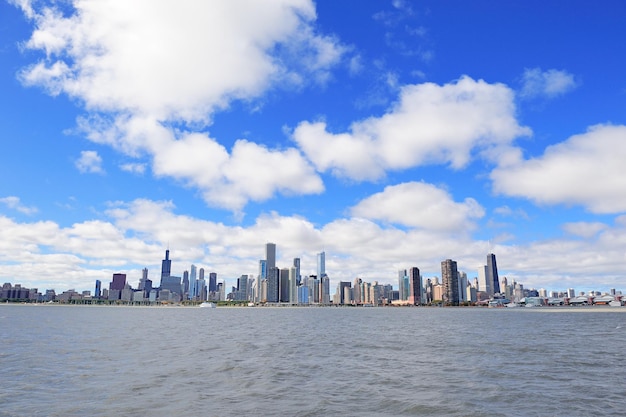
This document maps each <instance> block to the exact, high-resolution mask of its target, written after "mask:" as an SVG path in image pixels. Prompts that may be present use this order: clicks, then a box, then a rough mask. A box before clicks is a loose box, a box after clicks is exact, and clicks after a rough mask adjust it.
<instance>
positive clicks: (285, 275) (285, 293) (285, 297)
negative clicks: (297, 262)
mask: <svg viewBox="0 0 626 417" xmlns="http://www.w3.org/2000/svg"><path fill="white" fill-rule="evenodd" d="M278 285H279V299H278V301H279V302H281V303H288V302H289V301H290V300H289V292H290V291H289V269H287V268H283V269H281V270H280V280H279V282H278Z"/></svg>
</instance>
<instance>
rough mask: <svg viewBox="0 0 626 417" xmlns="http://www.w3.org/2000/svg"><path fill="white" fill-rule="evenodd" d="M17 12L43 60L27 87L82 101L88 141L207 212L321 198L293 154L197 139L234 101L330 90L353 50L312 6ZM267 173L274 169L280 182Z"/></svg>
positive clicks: (159, 5) (92, 163)
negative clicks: (310, 87) (145, 160)
mask: <svg viewBox="0 0 626 417" xmlns="http://www.w3.org/2000/svg"><path fill="white" fill-rule="evenodd" d="M15 4H16V5H18V6H19V7H21V8H22V10H23V11H24V13H25V15H26V16H27V17H29V18H31V19H32V21H33V22H34V24H35V27H36V28H35V30H34V32H33V33H32V35H31V37H30V39H29V40H28V41H27V42H26V43H25V46H26V48H30V49H32V50H38V51H42V52H44V53H45V57H44V58H42V59H41V60H39V61H38V62H35V63H33V64H32V65H30V66H28V67H27V68H24V69H23V70H22V71H21V73H20V79H21V80H22V82H23V83H24V84H26V85H35V86H41V87H43V88H45V89H47V90H48V91H49V92H50V93H51V94H61V93H63V94H67V95H68V96H70V97H73V98H76V99H78V100H79V102H81V103H83V104H84V106H85V108H86V109H87V110H88V111H89V112H90V113H89V114H88V116H87V117H84V118H82V119H81V120H79V125H80V128H81V129H82V131H83V132H85V133H86V135H87V136H88V137H89V138H90V139H91V140H93V141H95V142H98V143H105V144H108V145H111V146H113V147H114V148H115V149H117V150H118V151H121V152H124V153H126V154H128V155H130V156H137V155H145V154H147V155H148V156H150V157H152V161H153V163H154V167H153V172H154V173H155V174H156V175H158V176H172V177H174V178H176V179H180V180H182V182H184V183H185V184H188V185H190V186H194V187H199V188H200V191H201V192H202V193H203V194H204V195H205V199H206V200H207V201H208V202H210V203H211V204H213V205H215V206H220V207H225V208H228V209H234V210H239V209H240V208H241V207H243V205H245V204H246V202H247V201H248V200H249V199H254V200H261V199H267V198H270V197H271V196H272V195H273V194H274V192H275V191H280V192H285V193H294V194H299V193H311V192H314V193H317V192H320V191H321V190H322V189H323V187H322V185H321V180H320V179H319V177H318V176H317V175H315V173H314V171H313V169H312V168H311V167H310V165H309V164H307V163H306V161H305V160H304V159H303V158H302V156H301V154H300V153H299V152H298V151H297V150H295V149H287V150H270V149H266V148H264V147H263V146H260V145H255V144H252V143H249V142H247V141H239V142H237V143H236V144H235V146H234V148H233V149H232V153H231V154H229V153H228V151H226V149H225V148H224V147H223V146H222V145H220V144H219V143H218V142H217V140H216V139H214V138H210V137H208V135H207V134H206V133H204V132H200V131H198V130H197V129H198V126H205V125H206V124H209V123H210V122H211V116H212V114H213V113H214V112H215V111H218V110H221V109H224V108H226V107H228V106H229V104H230V103H231V102H232V101H233V100H254V99H258V98H261V97H262V94H263V93H264V92H266V91H267V90H268V89H270V88H272V87H275V86H281V87H282V88H285V86H289V85H291V86H295V87H297V88H301V87H302V85H306V84H307V83H311V82H314V83H325V82H327V80H328V79H329V78H330V69H332V68H333V67H334V66H335V65H337V64H338V63H339V62H340V61H341V59H342V57H343V55H344V54H345V52H346V50H347V49H346V48H345V47H343V46H342V45H341V44H340V43H339V42H338V41H337V40H336V39H334V38H333V37H331V36H323V35H320V34H318V33H316V32H315V30H314V28H313V22H314V20H315V18H316V16H315V7H314V4H313V3H312V2H311V1H310V0H279V1H274V2H269V3H259V2H256V1H250V0H234V1H233V0H226V1H211V2H206V3H202V4H199V3H197V2H193V1H183V2H178V3H176V4H174V3H172V2H169V1H155V0H150V1H148V0H140V1H136V2H133V3H132V4H129V3H128V2H125V1H121V0H114V1H108V2H105V3H101V2H79V1H76V2H74V3H72V6H73V9H71V10H70V11H68V10H65V11H61V10H59V9H58V8H57V6H56V3H54V2H52V3H50V4H49V5H47V6H46V5H42V3H29V2H24V1H19V2H18V1H15ZM170 122H175V124H176V126H177V128H176V129H174V128H171V127H170ZM153 135H154V136H153ZM96 157H97V155H94V154H84V155H83V156H82V157H81V160H80V164H79V165H78V166H79V168H80V169H81V170H84V172H97V171H96V170H97V167H98V161H97V158H96ZM255 158H259V159H255ZM263 158H265V159H263ZM270 163H277V164H278V165H276V166H274V170H273V171H272V172H270V170H269V164H270ZM135 168H136V166H126V169H135ZM237 169H240V171H237ZM222 170H223V171H222ZM222 172H226V173H227V174H225V175H223V174H222ZM296 182H300V184H301V186H300V187H296V186H295V183H296ZM225 188H228V189H229V190H230V191H229V192H228V193H224V192H223V191H224V189H225Z"/></svg>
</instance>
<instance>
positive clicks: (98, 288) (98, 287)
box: [94, 279, 102, 298]
mask: <svg viewBox="0 0 626 417" xmlns="http://www.w3.org/2000/svg"><path fill="white" fill-rule="evenodd" d="M101 295H102V281H100V280H99V279H97V280H96V290H95V291H94V297H95V298H100V296H101Z"/></svg>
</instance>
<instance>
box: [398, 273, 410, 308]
mask: <svg viewBox="0 0 626 417" xmlns="http://www.w3.org/2000/svg"><path fill="white" fill-rule="evenodd" d="M405 278H406V269H401V270H399V271H398V294H400V300H406V299H407V298H406V297H405V295H406V296H407V297H408V293H409V292H408V288H407V289H406V291H405V288H404V285H405Z"/></svg>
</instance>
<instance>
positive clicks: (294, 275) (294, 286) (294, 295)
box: [289, 258, 299, 304]
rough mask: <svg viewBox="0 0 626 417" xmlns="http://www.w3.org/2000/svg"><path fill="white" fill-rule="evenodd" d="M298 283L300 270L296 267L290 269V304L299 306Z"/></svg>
mask: <svg viewBox="0 0 626 417" xmlns="http://www.w3.org/2000/svg"><path fill="white" fill-rule="evenodd" d="M296 259H297V258H296ZM298 260H299V259H298ZM294 263H295V262H294ZM298 281H299V280H298V268H297V267H296V266H295V265H294V266H292V267H291V268H289V302H290V303H291V304H298V301H299V300H298Z"/></svg>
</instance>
